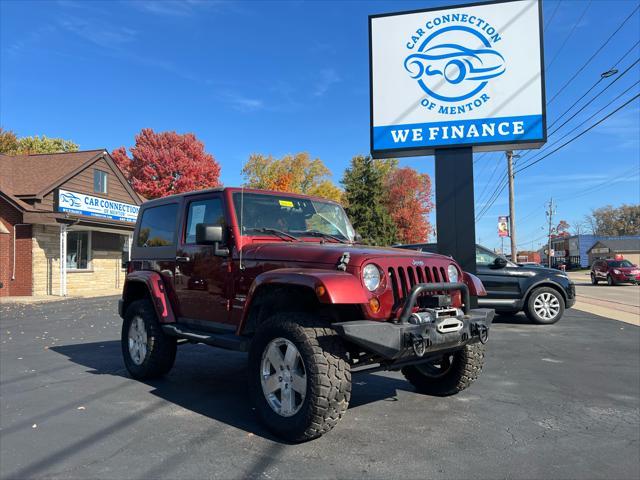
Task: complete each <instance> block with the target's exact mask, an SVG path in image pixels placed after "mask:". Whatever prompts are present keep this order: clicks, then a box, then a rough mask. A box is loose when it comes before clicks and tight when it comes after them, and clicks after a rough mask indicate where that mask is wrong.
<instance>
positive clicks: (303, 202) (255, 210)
mask: <svg viewBox="0 0 640 480" xmlns="http://www.w3.org/2000/svg"><path fill="white" fill-rule="evenodd" d="M233 205H234V208H235V210H236V217H237V218H238V223H239V225H240V228H241V233H242V234H243V235H252V234H256V233H260V234H266V235H273V236H276V237H280V238H282V239H288V240H290V241H293V238H287V237H294V238H296V239H299V238H301V237H317V238H321V239H324V240H326V241H329V242H353V240H354V237H355V231H354V230H353V227H352V226H351V223H350V222H349V218H348V217H347V215H346V214H345V213H344V210H343V209H342V207H341V206H340V205H338V204H337V203H333V202H329V201H322V200H315V199H310V198H298V197H291V196H287V195H286V194H283V195H266V194H259V193H244V194H243V193H242V192H234V194H233Z"/></svg>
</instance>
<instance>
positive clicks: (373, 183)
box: [342, 155, 397, 245]
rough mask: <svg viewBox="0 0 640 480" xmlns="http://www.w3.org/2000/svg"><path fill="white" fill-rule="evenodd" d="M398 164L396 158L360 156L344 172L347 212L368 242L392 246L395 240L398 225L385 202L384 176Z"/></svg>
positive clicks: (357, 229) (343, 183)
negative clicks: (382, 158) (377, 158)
mask: <svg viewBox="0 0 640 480" xmlns="http://www.w3.org/2000/svg"><path fill="white" fill-rule="evenodd" d="M395 165H397V161H396V160H374V159H372V158H371V157H369V156H366V157H365V156H361V155H358V156H356V157H353V159H352V160H351V165H350V166H349V168H348V169H347V170H346V171H345V173H344V177H343V179H342V185H343V186H344V198H345V203H346V210H347V214H348V215H349V218H350V219H351V221H352V222H353V226H354V227H355V229H356V231H357V232H358V233H359V234H360V235H362V238H363V241H364V242H365V243H369V244H372V245H391V244H393V243H395V242H396V238H397V231H396V226H395V224H394V222H393V219H392V218H391V215H390V214H389V211H388V210H387V208H386V207H385V205H384V202H383V200H384V199H383V196H385V195H386V193H385V188H384V187H385V175H386V174H388V173H389V172H390V171H391V169H392V168H394V167H395Z"/></svg>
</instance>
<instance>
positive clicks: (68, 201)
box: [56, 189, 140, 223]
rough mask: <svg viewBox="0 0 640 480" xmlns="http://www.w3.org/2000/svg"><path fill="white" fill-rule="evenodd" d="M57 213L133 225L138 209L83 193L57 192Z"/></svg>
mask: <svg viewBox="0 0 640 480" xmlns="http://www.w3.org/2000/svg"><path fill="white" fill-rule="evenodd" d="M56 210H57V211H58V212H67V213H75V214H76V215H84V216H87V217H97V218H107V219H110V220H120V221H121V222H131V223H135V221H136V219H137V218H138V210H140V207H138V206H137V205H132V204H130V203H123V202H117V201H115V200H109V199H108V198H102V197H95V196H93V195H87V194H85V193H79V192H70V191H69V190H63V189H59V190H58V196H57V209H56Z"/></svg>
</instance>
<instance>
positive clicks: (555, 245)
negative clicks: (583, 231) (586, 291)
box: [541, 235, 640, 268]
mask: <svg viewBox="0 0 640 480" xmlns="http://www.w3.org/2000/svg"><path fill="white" fill-rule="evenodd" d="M638 241H640V236H639V235H626V236H604V235H571V236H566V237H557V238H553V239H551V250H553V258H552V261H551V263H552V265H557V264H558V263H560V262H562V263H565V264H569V265H571V266H575V267H578V266H579V267H582V268H587V267H590V266H591V264H592V263H593V259H594V252H593V251H591V248H592V247H594V246H595V245H596V243H598V242H614V243H612V245H616V246H617V245H618V243H616V242H631V243H633V242H638ZM625 245H626V243H625ZM615 249H616V247H615V246H614V247H612V249H611V250H607V252H604V251H602V252H598V251H597V250H596V252H595V253H598V254H599V255H595V257H597V258H606V257H607V255H609V257H610V258H613V256H614V255H615V254H621V255H624V256H629V260H632V261H633V260H634V259H636V253H637V252H633V251H628V252H627V251H625V252H622V251H620V252H617V251H616V250H615ZM545 250H546V247H543V248H542V249H541V254H542V256H543V258H545V259H546V252H545ZM603 253H607V255H604V257H603V255H602V254H603Z"/></svg>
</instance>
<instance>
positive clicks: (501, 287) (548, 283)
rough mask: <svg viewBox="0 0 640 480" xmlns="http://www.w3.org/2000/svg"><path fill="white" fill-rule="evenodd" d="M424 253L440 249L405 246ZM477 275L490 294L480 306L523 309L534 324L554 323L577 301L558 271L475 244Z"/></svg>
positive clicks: (571, 286) (507, 311)
mask: <svg viewBox="0 0 640 480" xmlns="http://www.w3.org/2000/svg"><path fill="white" fill-rule="evenodd" d="M400 248H410V249H413V250H419V251H422V252H434V253H435V252H437V248H438V247H437V245H436V244H435V243H423V244H415V245H404V246H400ZM476 265H477V275H478V277H479V278H480V280H481V281H482V283H483V285H484V287H485V289H486V291H487V295H486V296H485V297H481V298H478V305H480V306H482V307H489V308H493V309H495V311H496V313H501V314H515V313H518V312H521V311H524V313H525V314H526V315H527V317H528V318H529V320H531V321H532V322H534V323H540V324H552V323H556V322H557V321H558V320H560V319H561V318H562V315H563V314H564V311H565V309H567V308H571V307H572V306H573V304H574V303H575V301H576V293H575V285H574V284H573V282H572V281H571V280H569V277H568V276H567V275H566V274H565V273H562V272H559V271H558V270H554V269H551V268H544V267H541V266H520V265H517V264H515V263H512V262H510V261H509V260H507V259H506V258H504V257H502V256H500V255H497V254H495V253H493V252H492V251H491V250H489V249H488V248H485V247H483V246H481V245H476Z"/></svg>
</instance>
